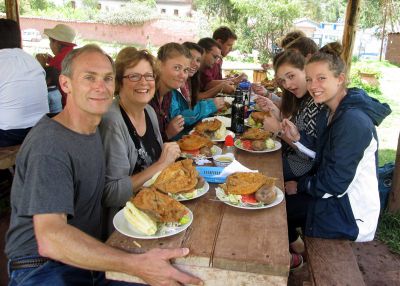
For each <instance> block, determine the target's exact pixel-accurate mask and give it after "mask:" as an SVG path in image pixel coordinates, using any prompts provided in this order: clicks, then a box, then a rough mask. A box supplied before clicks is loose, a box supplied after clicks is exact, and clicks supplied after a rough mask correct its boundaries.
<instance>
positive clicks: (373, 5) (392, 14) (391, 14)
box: [359, 0, 400, 32]
mask: <svg viewBox="0 0 400 286" xmlns="http://www.w3.org/2000/svg"><path fill="white" fill-rule="evenodd" d="M399 12H400V0H365V1H363V2H361V12H360V20H359V26H360V27H361V28H364V29H365V28H372V27H375V26H382V25H383V21H384V15H385V13H386V15H387V23H388V26H387V29H389V30H390V31H392V32H398V27H396V24H397V25H398V23H399V21H400V15H399Z"/></svg>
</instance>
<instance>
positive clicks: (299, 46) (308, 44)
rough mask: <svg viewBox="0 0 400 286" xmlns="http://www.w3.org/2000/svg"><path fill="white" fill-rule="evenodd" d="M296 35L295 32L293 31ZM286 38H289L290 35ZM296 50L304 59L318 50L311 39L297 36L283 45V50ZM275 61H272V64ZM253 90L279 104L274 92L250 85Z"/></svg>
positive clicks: (260, 86)
mask: <svg viewBox="0 0 400 286" xmlns="http://www.w3.org/2000/svg"><path fill="white" fill-rule="evenodd" d="M295 35H297V33H295ZM288 39H291V38H290V37H289V38H288ZM289 49H290V50H296V51H298V52H300V53H301V54H302V55H303V56H304V57H305V59H306V61H307V60H308V59H309V58H310V57H311V56H312V55H313V54H314V53H316V52H317V51H318V46H317V44H316V43H315V42H314V40H313V39H311V38H308V37H299V38H296V39H291V41H290V42H288V43H287V44H286V46H285V50H289ZM278 58H279V57H277V56H275V57H274V60H275V59H278ZM274 64H275V63H274V62H273V65H274ZM252 89H253V91H254V92H255V93H256V94H258V95H262V96H267V97H268V98H269V99H271V100H272V101H273V102H274V103H275V104H277V105H278V106H280V99H279V98H278V97H277V96H276V95H275V96H274V94H271V93H270V92H268V90H267V89H266V88H265V87H263V86H262V85H252Z"/></svg>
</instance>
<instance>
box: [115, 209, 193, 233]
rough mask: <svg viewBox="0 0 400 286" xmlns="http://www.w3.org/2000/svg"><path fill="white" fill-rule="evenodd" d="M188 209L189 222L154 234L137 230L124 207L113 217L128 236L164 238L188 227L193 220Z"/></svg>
mask: <svg viewBox="0 0 400 286" xmlns="http://www.w3.org/2000/svg"><path fill="white" fill-rule="evenodd" d="M186 210H187V211H188V215H189V222H188V223H187V224H184V225H181V226H177V227H170V228H167V230H166V232H164V233H162V234H161V233H159V230H157V232H156V233H155V234H153V235H144V234H142V233H141V232H139V231H137V230H136V229H135V228H134V227H133V225H131V224H130V223H129V222H128V221H127V220H126V219H125V216H124V209H122V210H120V211H119V212H118V213H117V214H116V215H115V216H114V219H113V224H114V227H115V229H116V230H118V231H119V232H120V233H122V234H125V235H126V236H130V237H133V238H140V239H157V238H162V237H168V236H172V235H175V234H177V233H180V232H182V231H184V230H185V229H187V228H188V227H189V226H190V225H191V224H192V221H193V213H192V212H191V211H190V210H189V209H188V208H186Z"/></svg>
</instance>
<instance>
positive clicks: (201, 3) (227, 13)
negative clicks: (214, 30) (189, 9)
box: [193, 0, 240, 23]
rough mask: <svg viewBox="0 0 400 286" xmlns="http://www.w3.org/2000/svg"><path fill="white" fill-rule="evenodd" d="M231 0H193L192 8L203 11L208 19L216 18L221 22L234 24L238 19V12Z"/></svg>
mask: <svg viewBox="0 0 400 286" xmlns="http://www.w3.org/2000/svg"><path fill="white" fill-rule="evenodd" d="M233 2H235V1H231V0H195V1H194V3H193V4H194V8H195V9H200V10H201V11H203V13H204V14H205V15H207V16H208V18H209V19H210V18H212V17H218V18H220V19H221V20H222V21H223V22H224V21H225V22H230V23H235V22H237V20H238V18H239V13H240V12H239V11H238V10H237V9H236V7H235V5H234V3H233Z"/></svg>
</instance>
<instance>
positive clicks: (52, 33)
mask: <svg viewBox="0 0 400 286" xmlns="http://www.w3.org/2000/svg"><path fill="white" fill-rule="evenodd" d="M44 34H45V35H47V36H48V37H49V40H50V49H51V51H52V52H53V54H54V57H53V56H51V55H49V54H37V55H36V59H37V60H38V61H39V63H40V64H41V65H42V67H46V66H49V67H54V68H56V69H57V71H58V72H61V63H62V61H63V59H64V58H65V56H66V55H68V53H69V52H71V51H72V50H73V48H74V47H75V46H76V45H75V44H74V40H75V35H76V34H75V31H74V30H73V29H72V28H71V27H69V26H67V25H64V24H58V25H56V26H55V27H54V28H53V29H44ZM61 95H62V100H61V102H62V106H63V107H64V106H65V103H66V100H67V98H66V95H65V93H63V91H62V90H61Z"/></svg>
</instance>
